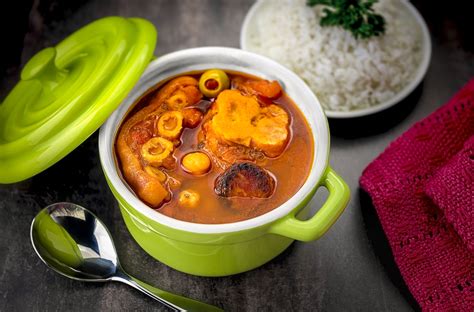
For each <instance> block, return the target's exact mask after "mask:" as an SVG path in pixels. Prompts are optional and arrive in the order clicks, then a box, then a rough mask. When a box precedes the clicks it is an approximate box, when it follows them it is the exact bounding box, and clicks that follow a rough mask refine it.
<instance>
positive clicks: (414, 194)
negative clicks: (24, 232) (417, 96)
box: [360, 80, 474, 311]
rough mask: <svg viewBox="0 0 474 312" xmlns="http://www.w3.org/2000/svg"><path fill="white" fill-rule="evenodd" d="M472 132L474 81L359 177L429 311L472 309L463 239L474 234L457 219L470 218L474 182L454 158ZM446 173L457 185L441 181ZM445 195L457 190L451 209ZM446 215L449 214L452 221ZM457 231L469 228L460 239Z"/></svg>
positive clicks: (473, 293)
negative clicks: (473, 182)
mask: <svg viewBox="0 0 474 312" xmlns="http://www.w3.org/2000/svg"><path fill="white" fill-rule="evenodd" d="M472 135H474V80H472V81H470V82H469V83H468V84H467V85H466V86H465V87H464V88H463V89H462V90H461V91H459V92H458V93H457V94H456V95H455V96H454V97H453V98H452V99H451V100H450V101H449V102H448V103H447V104H446V105H444V106H442V107H441V108H440V109H438V110H437V111H435V112H434V113H433V114H431V115H430V116H428V117H427V118H425V119H424V120H422V121H420V122H418V123H416V124H415V125H414V126H413V127H412V128H411V129H409V130H408V131H407V132H405V133H404V134H403V135H402V136H401V137H399V138H398V139H396V140H395V141H394V142H392V143H391V144H390V145H389V147H388V148H387V149H386V150H385V151H384V152H383V153H382V154H381V155H380V156H379V157H378V158H377V159H375V160H374V161H373V162H372V163H371V164H370V165H369V166H368V167H367V168H366V169H365V170H364V172H363V174H362V177H361V178H360V185H361V187H362V188H363V189H364V190H365V191H366V192H367V193H368V194H369V195H370V197H371V199H372V202H373V204H374V206H375V209H376V211H377V214H378V216H379V219H380V222H381V224H382V227H383V229H384V231H385V233H386V235H387V238H388V240H389V243H390V246H391V248H392V252H393V255H394V258H395V261H396V262H397V265H398V267H399V269H400V272H401V274H402V276H403V278H404V280H405V282H406V284H407V285H408V288H409V289H410V291H411V293H412V294H413V296H414V297H415V299H416V300H417V301H418V303H419V304H420V306H421V307H422V309H423V310H426V311H474V253H473V252H471V250H469V248H468V246H469V244H470V240H469V239H467V240H463V238H465V237H471V238H472V236H469V235H472V233H473V232H474V230H473V229H472V228H470V229H469V228H466V226H465V222H466V220H464V219H463V217H462V216H461V215H458V212H459V213H462V214H464V213H468V211H471V215H470V216H469V217H470V218H472V205H471V207H469V206H465V203H466V202H465V201H464V199H463V197H462V194H463V192H464V193H465V195H466V196H471V197H472V196H473V194H472V179H471V177H468V176H469V174H466V178H465V180H463V179H464V178H462V179H459V177H458V176H457V175H460V174H462V173H461V172H464V171H462V170H461V169H459V166H461V167H462V168H464V167H463V163H461V162H458V160H457V158H456V157H454V156H455V155H456V154H457V153H459V152H460V151H461V150H462V148H463V145H464V144H465V142H466V141H467V140H468V139H469V138H470V137H471V136H472ZM461 153H462V152H461ZM453 157H454V158H453ZM459 157H461V156H459ZM468 159H469V160H470V158H468ZM451 161H452V163H451ZM444 166H446V167H445V168H447V169H444V170H443V169H441V168H443V167H444ZM449 168H452V169H449ZM433 175H434V176H433ZM445 175H446V176H451V177H452V178H451V179H452V180H447V181H443V179H444V176H445ZM432 176H433V180H431V177H432ZM428 182H429V183H428ZM426 187H428V189H427V190H426V191H427V192H428V193H429V194H430V195H431V196H432V197H433V198H434V202H433V200H432V199H431V198H430V197H429V196H428V195H427V194H426V192H425V188H426ZM453 187H455V188H456V190H452V189H450V188H453ZM446 189H447V190H448V191H446ZM469 191H470V192H471V194H468V193H467V192H469ZM443 192H451V193H450V195H449V196H450V198H451V201H452V202H453V204H452V205H451V204H450V203H449V202H448V201H449V200H447V199H446V198H444V195H442V194H443ZM445 199H446V201H445ZM455 201H456V202H457V203H459V204H456V203H455ZM435 202H436V203H437V204H439V205H440V206H442V207H443V208H442V209H440V208H438V206H437V204H435ZM468 203H469V202H468ZM471 204H472V201H471ZM443 210H444V211H445V212H448V210H449V211H450V212H449V213H447V215H448V216H449V218H448V217H447V216H446V214H445V212H443ZM451 211H452V212H451ZM454 211H457V212H454ZM451 214H452V216H451ZM454 220H456V221H454ZM471 220H472V219H471ZM450 221H451V222H453V223H450ZM467 222H471V221H467ZM456 229H463V230H461V232H462V233H463V234H461V235H462V236H460V235H459V234H460V233H461V232H460V233H459V234H458V233H457V232H456ZM464 229H466V232H464ZM469 233H470V234H469ZM471 242H472V241H471Z"/></svg>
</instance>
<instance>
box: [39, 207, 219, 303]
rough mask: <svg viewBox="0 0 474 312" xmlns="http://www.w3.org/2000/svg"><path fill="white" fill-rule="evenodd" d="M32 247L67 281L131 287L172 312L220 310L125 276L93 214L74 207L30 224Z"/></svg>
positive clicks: (51, 211)
mask: <svg viewBox="0 0 474 312" xmlns="http://www.w3.org/2000/svg"><path fill="white" fill-rule="evenodd" d="M30 236H31V243H32V244H33V248H34V249H35V251H36V253H37V254H38V256H39V257H40V258H41V260H42V261H43V262H44V263H45V264H46V265H47V266H48V267H50V268H51V269H53V270H55V271H56V272H58V273H59V274H61V275H64V276H66V277H69V278H72V279H75V280H80V281H87V282H106V281H118V282H122V283H125V284H127V285H130V286H132V287H134V288H136V289H138V290H140V291H142V292H143V293H145V294H147V295H148V296H150V297H152V298H154V299H156V300H157V301H159V302H161V303H162V304H164V305H165V306H167V307H168V308H171V309H173V310H175V311H222V310H221V309H219V308H217V307H215V306H212V305H209V304H206V303H202V302H199V301H195V300H192V299H189V298H185V297H182V296H179V295H175V294H172V293H169V292H167V291H164V290H161V289H158V288H155V287H153V286H151V285H148V284H147V283H145V282H142V281H140V280H138V279H136V278H134V277H132V276H130V275H129V274H127V273H126V272H125V271H124V270H123V268H122V267H121V266H120V262H119V259H118V256H117V252H116V250H115V246H114V243H113V240H112V236H111V235H110V233H109V231H108V230H107V228H106V227H105V225H104V224H103V223H102V222H101V221H100V219H99V218H97V217H96V216H95V215H94V214H93V213H92V212H90V211H89V210H87V209H86V208H83V207H81V206H79V205H76V204H73V203H66V202H64V203H56V204H52V205H50V206H48V207H46V208H44V209H43V210H41V211H40V212H39V213H38V215H37V216H36V217H35V218H34V219H33V221H32V223H31V231H30Z"/></svg>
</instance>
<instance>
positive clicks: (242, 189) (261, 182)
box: [214, 162, 275, 198]
mask: <svg viewBox="0 0 474 312" xmlns="http://www.w3.org/2000/svg"><path fill="white" fill-rule="evenodd" d="M274 189H275V180H274V179H273V177H272V176H271V175H270V174H269V173H268V172H267V171H266V170H264V169H262V168H260V167H259V166H257V165H255V164H253V163H249V162H244V163H238V164H234V165H232V166H231V167H229V168H228V169H227V170H226V171H224V172H223V173H222V174H221V175H219V176H218V177H217V179H216V181H215V185H214V190H215V192H216V194H217V195H219V196H223V197H254V198H268V197H270V196H271V195H272V194H273V191H274Z"/></svg>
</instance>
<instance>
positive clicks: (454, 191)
mask: <svg viewBox="0 0 474 312" xmlns="http://www.w3.org/2000/svg"><path fill="white" fill-rule="evenodd" d="M426 194H427V195H428V196H429V197H430V198H431V199H432V200H433V202H434V203H435V204H436V205H437V206H438V207H439V208H440V209H441V210H442V211H443V212H444V215H445V216H446V220H448V222H449V223H451V224H452V225H453V227H454V229H455V230H456V232H457V233H458V234H459V236H460V237H461V238H462V240H463V241H464V242H465V243H466V245H467V247H468V248H469V249H470V250H471V252H474V136H472V137H471V138H470V139H469V140H468V141H467V142H466V144H464V148H463V149H462V150H461V151H460V152H459V153H457V154H456V156H454V157H453V158H452V159H451V160H450V161H449V162H448V164H447V165H446V166H444V167H443V168H441V169H440V170H438V171H437V172H436V173H435V174H434V176H433V177H432V178H431V179H430V180H429V181H428V183H427V185H426Z"/></svg>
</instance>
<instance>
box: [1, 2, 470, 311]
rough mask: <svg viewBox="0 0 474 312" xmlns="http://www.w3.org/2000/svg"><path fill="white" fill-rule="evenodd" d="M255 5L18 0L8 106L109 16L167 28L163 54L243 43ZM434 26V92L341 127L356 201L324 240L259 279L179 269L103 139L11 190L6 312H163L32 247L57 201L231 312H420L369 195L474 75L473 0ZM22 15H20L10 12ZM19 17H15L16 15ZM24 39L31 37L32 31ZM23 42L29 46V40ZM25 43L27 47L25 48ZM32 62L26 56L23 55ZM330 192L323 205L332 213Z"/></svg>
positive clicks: (340, 147) (426, 86)
mask: <svg viewBox="0 0 474 312" xmlns="http://www.w3.org/2000/svg"><path fill="white" fill-rule="evenodd" d="M252 2H253V1H252V0H235V1H231V0H228V1H212V0H207V1H206V0H186V1H183V0H180V1H171V0H169V1H165V0H161V1H152V0H149V1H145V0H143V1H127V0H120V1H112V0H105V1H99V0H90V1H80V0H72V1H66V0H64V1H60V0H50V1H41V0H39V1H18V2H15V1H13V2H8V3H9V5H13V6H14V9H11V8H10V9H11V10H14V11H13V13H15V14H17V17H16V20H17V24H16V26H15V30H16V34H17V37H15V36H14V35H12V34H10V31H11V32H13V34H15V31H14V30H8V29H7V30H5V29H4V32H5V31H6V32H8V34H6V36H7V38H9V39H8V40H10V42H11V45H8V47H7V48H8V49H7V52H9V53H8V54H9V56H10V58H8V59H6V60H5V59H4V60H3V64H2V65H3V66H2V69H5V74H4V75H3V77H4V78H3V79H2V84H1V91H2V93H1V95H2V98H3V97H4V95H5V94H6V92H7V90H8V89H9V88H10V87H11V86H12V84H13V83H14V82H15V81H16V80H17V79H18V74H19V69H20V68H21V65H22V64H24V63H25V61H26V60H28V59H29V58H30V57H31V56H32V55H33V54H34V53H35V52H37V51H38V50H40V49H41V48H43V47H46V46H50V45H54V44H56V43H57V42H58V41H59V40H61V39H62V38H64V37H65V36H66V35H67V34H69V33H71V32H72V31H74V30H76V29H77V28H79V27H81V26H83V25H85V24H87V23H89V22H91V21H93V20H95V19H97V18H100V17H103V16H108V15H121V16H139V17H144V18H147V19H149V20H150V21H152V22H153V23H154V24H155V25H156V27H157V29H158V31H159V43H158V45H157V48H156V51H155V54H156V55H158V56H159V55H162V54H164V53H167V52H171V51H176V50H180V49H185V48H191V47H197V46H230V47H238V46H239V32H240V26H241V23H242V21H243V18H244V16H245V14H246V12H247V10H248V9H249V7H250V6H251V5H252ZM414 2H415V5H416V6H417V7H418V8H419V10H420V11H421V13H422V15H423V16H424V17H425V19H426V20H427V23H428V26H429V28H430V31H431V34H432V39H433V55H432V61H431V64H430V68H429V71H428V74H427V76H426V78H425V80H424V82H423V83H422V85H421V86H420V87H419V88H418V89H417V90H416V91H415V92H414V93H413V94H412V95H411V96H410V97H409V98H408V99H407V100H405V101H404V102H402V103H401V104H400V105H398V106H396V107H395V109H393V110H391V111H389V112H386V113H383V114H379V115H377V116H374V117H372V118H368V119H363V120H354V121H344V122H340V121H339V122H336V121H331V131H332V137H331V141H332V142H331V156H330V157H331V158H330V159H331V165H332V166H333V167H334V168H335V169H336V170H337V171H338V172H339V173H340V174H341V175H342V176H343V177H344V178H345V179H346V181H347V182H348V184H349V185H350V187H351V189H352V198H351V201H350V203H349V206H348V207H347V209H346V211H345V213H344V214H343V215H342V216H341V218H340V219H339V220H338V221H337V223H336V224H335V225H334V226H333V227H332V228H331V229H330V230H329V232H328V233H327V234H326V235H325V236H324V237H323V238H321V239H320V240H318V241H316V242H311V243H300V242H296V243H294V244H293V245H292V246H291V247H290V248H289V249H288V250H287V251H285V252H284V253H283V254H282V255H280V256H278V257H277V258H276V259H274V260H272V261H270V262H269V263H267V264H265V265H264V266H262V267H260V268H258V269H255V270H253V271H251V272H247V273H243V274H238V275H235V276H229V277H221V278H203V277H196V276H191V275H187V274H183V273H180V272H177V271H175V270H173V269H171V268H169V267H167V266H165V265H163V264H161V263H159V262H157V261H155V260H154V259H153V258H152V257H150V256H149V255H147V254H146V253H145V252H144V251H143V250H142V249H140V247H139V246H138V245H137V244H136V243H135V242H134V240H133V239H132V238H131V236H130V234H129V233H128V232H127V230H126V228H125V225H124V223H123V221H122V218H121V215H120V212H119V209H118V207H117V203H116V202H115V200H114V198H113V196H112V194H111V192H110V190H109V189H108V187H107V185H106V182H105V179H104V175H103V173H102V171H101V168H100V164H99V157H98V151H97V132H96V133H94V134H93V135H92V136H91V137H90V138H89V139H88V140H86V141H85V142H84V143H83V144H82V145H81V146H79V147H78V148H77V149H76V150H75V151H74V152H72V153H71V154H70V155H69V156H67V157H66V158H64V159H63V160H61V161H60V162H58V163H57V164H56V165H54V166H53V167H51V168H49V169H48V170H46V171H45V172H43V173H41V174H38V175H37V176H35V177H33V178H31V179H28V180H26V181H23V182H21V183H16V184H11V185H0V224H1V225H2V226H1V229H0V311H119V310H141V311H142V310H143V311H148V310H150V311H151V310H162V309H163V308H162V307H161V306H160V305H159V304H157V303H156V302H154V301H153V300H151V299H149V298H147V297H146V296H144V295H142V294H140V293H139V292H137V291H135V290H133V289H131V288H129V287H127V286H125V285H122V284H117V283H107V284H89V283H81V282H76V281H72V280H69V279H67V278H64V277H62V276H59V275H58V274H56V273H54V272H53V271H51V270H50V269H48V268H47V267H46V266H45V265H44V264H43V263H42V262H41V261H40V259H39V258H38V257H37V256H36V254H35V252H34V250H33V248H32V247H31V245H30V240H29V227H30V222H31V220H32V219H33V217H34V216H35V214H36V213H37V212H38V211H39V210H40V209H41V208H42V207H45V206H46V205H48V204H51V203H54V202H58V201H71V202H75V203H78V204H81V205H83V206H85V207H88V208H90V209H91V210H92V211H94V212H95V213H96V214H97V215H98V216H100V217H101V218H102V219H103V220H104V222H105V223H106V225H107V226H108V227H109V228H110V231H111V233H112V235H113V236H114V239H115V242H116V246H117V248H118V252H119V255H120V258H121V260H122V262H123V266H124V267H125V268H126V269H127V270H128V271H129V272H130V273H132V274H134V275H136V276H137V277H139V278H141V279H143V280H146V281H148V282H150V283H152V284H156V285H157V286H159V287H162V288H164V289H169V290H172V291H174V292H176V293H180V294H183V295H186V296H189V297H192V298H195V299H199V300H203V301H206V302H209V303H213V304H216V305H219V306H221V307H223V308H225V309H226V310H229V311H410V310H413V309H415V310H416V309H418V306H417V305H416V303H415V302H414V300H413V298H411V296H410V294H409V292H408V291H407V288H406V286H405V285H404V284H403V280H402V279H401V277H400V275H399V272H398V271H397V268H396V266H395V265H394V263H393V260H392V257H391V254H390V249H389V248H388V246H387V242H386V239H385V238H384V234H383V232H382V231H381V229H380V224H379V223H378V221H377V217H376V215H375V211H374V210H373V207H371V204H370V200H369V199H368V198H367V196H366V195H365V194H362V193H360V192H359V190H358V178H359V176H360V175H361V172H362V170H363V169H364V168H365V167H366V166H367V164H368V163H369V162H370V161H371V160H372V159H374V158H375V157H376V156H377V155H378V154H379V153H380V152H382V151H383V150H384V148H385V147H386V146H387V145H388V143H389V142H390V141H392V140H393V139H395V138H396V137H397V136H399V135H400V134H401V133H403V132H404V131H405V130H407V129H408V128H409V127H410V126H411V125H412V124H413V123H414V122H416V121H417V120H419V119H421V118H423V117H425V116H427V115H428V114H429V113H431V112H432V111H434V110H435V109H436V108H437V107H439V106H440V105H442V104H443V103H444V102H445V101H446V100H448V99H449V98H450V97H451V96H452V95H453V94H454V93H455V91H456V90H458V89H459V88H461V87H462V86H463V85H464V84H465V83H466V82H467V81H468V80H469V78H470V77H471V76H473V75H474V54H473V50H474V49H473V40H472V35H473V33H472V30H473V29H474V27H473V23H472V19H470V18H469V16H468V14H467V12H469V11H471V12H472V10H470V9H471V8H469V7H468V4H466V3H468V2H470V1H464V2H463V1H456V0H454V1H450V4H451V5H449V6H446V5H443V4H442V3H438V2H437V1H428V0H426V1H421V0H420V1H414ZM9 12H11V11H9ZM13 13H10V14H13ZM22 31H23V32H22ZM18 36H19V38H18ZM15 43H16V45H15ZM20 56H21V57H20ZM324 196H325V193H324V192H318V194H317V195H316V198H315V199H314V200H313V201H312V202H311V205H313V209H317V207H320V205H321V203H322V202H323V200H324Z"/></svg>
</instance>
